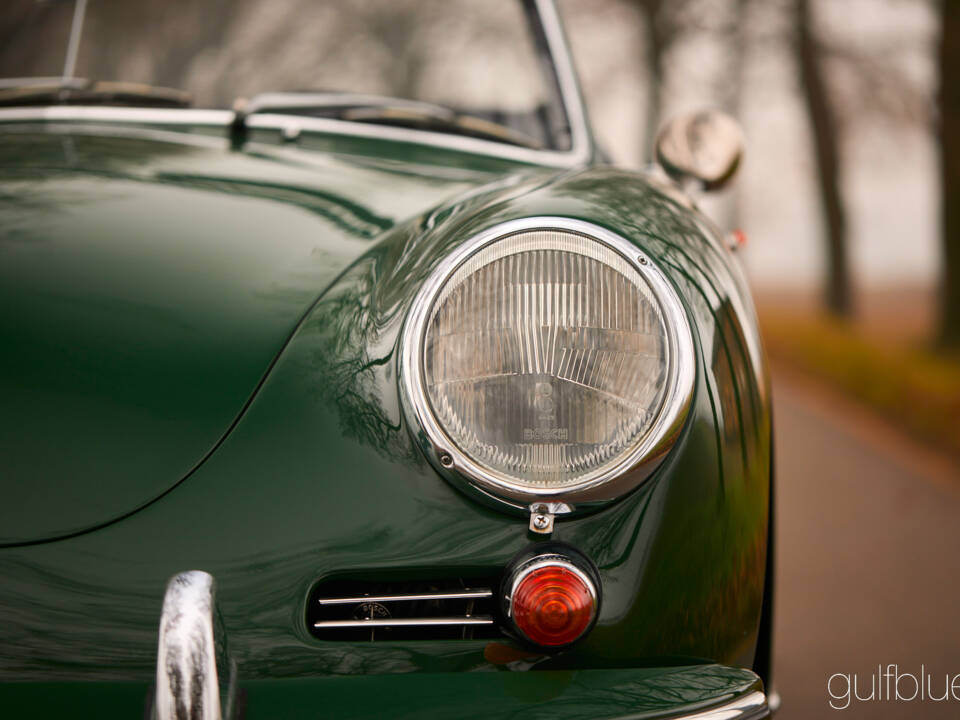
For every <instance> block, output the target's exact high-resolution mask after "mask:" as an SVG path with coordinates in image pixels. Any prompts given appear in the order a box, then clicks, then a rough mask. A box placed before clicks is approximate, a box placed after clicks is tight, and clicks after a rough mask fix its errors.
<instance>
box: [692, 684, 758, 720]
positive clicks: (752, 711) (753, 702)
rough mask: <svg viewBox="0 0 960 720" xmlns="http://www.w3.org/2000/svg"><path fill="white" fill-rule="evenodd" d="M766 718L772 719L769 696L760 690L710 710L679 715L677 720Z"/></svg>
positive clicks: (755, 719)
mask: <svg viewBox="0 0 960 720" xmlns="http://www.w3.org/2000/svg"><path fill="white" fill-rule="evenodd" d="M765 717H770V707H769V706H768V705H767V696H766V695H764V694H763V693H762V692H761V691H759V690H752V691H750V692H748V693H747V694H746V695H741V696H740V697H738V698H734V699H733V700H731V701H730V702H727V703H724V704H723V705H720V706H717V707H714V708H710V709H709V710H701V711H700V712H695V713H693V714H692V715H678V716H677V717H676V720H760V718H765Z"/></svg>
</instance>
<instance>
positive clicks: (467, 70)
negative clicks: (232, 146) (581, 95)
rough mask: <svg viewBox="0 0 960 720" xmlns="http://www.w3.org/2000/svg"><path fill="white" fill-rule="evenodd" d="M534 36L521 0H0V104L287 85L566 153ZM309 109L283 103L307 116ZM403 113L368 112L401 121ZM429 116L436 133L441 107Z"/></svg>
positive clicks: (124, 99)
mask: <svg viewBox="0 0 960 720" xmlns="http://www.w3.org/2000/svg"><path fill="white" fill-rule="evenodd" d="M78 5H79V7H78ZM78 26H79V27H78ZM71 28H73V29H74V35H75V36H76V42H75V45H76V50H75V53H71V52H70V50H69V46H70V45H71V42H70V38H71ZM537 32H538V28H537V26H536V24H535V23H530V22H529V19H528V17H527V14H526V11H525V9H524V6H523V5H522V4H521V2H520V0H483V1H481V0H270V2H264V1H263V0H134V1H131V0H88V1H87V2H84V0H77V2H76V3H75V2H74V1H73V0H4V2H3V7H2V9H0V91H2V92H6V93H7V96H6V98H7V100H6V101H4V102H3V104H51V102H75V103H87V102H92V99H94V98H95V97H98V98H99V99H100V101H106V100H105V98H108V99H109V102H111V104H132V105H135V104H137V103H138V101H141V102H144V103H146V101H147V100H148V99H152V100H153V101H154V102H157V98H160V99H162V100H164V101H167V102H173V101H176V102H179V103H180V104H181V105H186V106H189V107H197V108H233V107H237V106H238V105H237V101H238V99H242V100H240V104H241V105H242V104H243V100H250V99H253V98H255V97H256V96H260V95H262V94H263V93H277V92H291V91H292V92H297V93H311V94H312V97H319V96H318V95H316V94H317V93H322V94H328V93H339V94H340V95H341V96H342V95H343V93H350V94H351V95H355V96H365V97H373V96H378V97H382V96H386V97H392V98H400V99H407V100H416V101H420V102H422V103H430V104H431V105H432V106H442V108H443V109H449V110H452V111H453V113H454V114H455V117H457V118H458V123H456V124H454V123H447V124H448V125H449V126H450V127H443V128H439V129H446V130H448V131H453V130H452V128H454V127H455V126H456V127H460V126H463V127H466V126H467V124H466V123H462V122H459V120H462V119H463V118H464V117H467V118H471V119H474V118H475V119H480V120H481V121H483V122H485V123H487V124H488V125H491V124H496V125H497V126H500V127H504V128H508V129H510V130H511V131H512V132H514V133H515V135H517V136H520V135H522V136H523V137H524V138H527V139H528V140H529V144H531V145H532V146H537V147H543V148H550V149H558V150H566V149H569V146H570V137H569V130H568V123H567V119H566V115H565V113H564V110H563V107H562V103H561V102H560V101H559V93H558V91H557V87H558V85H557V80H556V77H555V75H554V74H553V70H552V67H551V65H550V63H549V62H544V56H543V53H541V52H539V50H538V48H539V46H540V45H539V42H538V35H537ZM71 55H75V61H72V59H71V57H70V56H71ZM71 62H72V63H73V65H74V67H73V68H72V69H71V68H70V67H69V66H70V64H71ZM65 66H66V67H65ZM65 77H71V78H83V79H85V80H89V81H91V83H96V84H89V85H86V86H85V87H86V88H87V90H88V91H90V92H87V93H79V94H77V93H78V92H79V90H80V89H81V86H79V85H77V84H76V83H74V84H73V85H71V88H70V90H69V91H64V90H63V84H62V80H63V78H65ZM39 81H46V82H47V83H48V85H52V84H53V83H60V92H59V95H56V96H54V100H51V99H50V97H49V95H51V93H49V92H48V97H46V98H44V97H41V95H38V94H37V93H36V92H33V93H32V94H30V93H25V92H23V89H24V85H29V86H30V87H32V88H33V89H34V90H35V88H36V86H37V84H38V82H39ZM140 86H143V88H142V89H141V87H140ZM104 88H109V89H110V90H111V92H110V93H109V94H108V93H106V92H103V91H102V90H103V89H104ZM118 88H121V89H122V90H123V92H119V91H118ZM165 89H170V90H173V91H177V92H176V94H173V93H167V92H166V91H165ZM93 90H97V91H101V92H100V93H99V95H96V96H95V95H94V93H93V92H92V91H93ZM141 90H142V91H141ZM146 91H149V92H146ZM11 92H16V93H18V94H14V95H10V93H11ZM11 97H12V98H13V100H12V101H11V100H10V98H11ZM287 104H288V105H289V103H287ZM322 104H323V103H319V102H318V105H322ZM280 105H283V103H280ZM309 105H310V103H309V102H308V103H306V106H307V107H306V108H305V107H300V108H298V109H296V110H290V109H289V108H287V109H286V111H289V112H298V113H301V114H303V113H306V114H309V113H310V109H309ZM254 106H256V103H254ZM411 107H412V106H411ZM414 109H417V108H414ZM406 110H407V112H406V113H400V114H398V113H393V114H392V115H391V114H388V113H380V114H379V115H377V116H376V117H375V118H374V120H375V121H377V122H387V123H390V122H400V121H401V120H403V122H406V123H408V124H409V123H410V122H411V120H410V117H411V112H410V111H409V108H406ZM263 111H264V112H277V111H278V110H277V109H275V108H268V107H264V109H263ZM280 111H284V110H280ZM318 114H326V115H329V112H326V113H320V112H319V111H318ZM421 115H422V113H421ZM337 117H338V118H339V119H348V120H349V119H355V117H345V116H343V115H339V116H337ZM397 118H400V120H398V119H397ZM428 119H429V121H430V123H431V128H430V129H438V127H434V126H437V125H438V122H439V121H438V114H437V113H436V112H432V113H431V114H430V115H429V117H428ZM366 120H367V121H370V117H369V116H367V117H366ZM401 124H402V123H401ZM481 129H482V126H481Z"/></svg>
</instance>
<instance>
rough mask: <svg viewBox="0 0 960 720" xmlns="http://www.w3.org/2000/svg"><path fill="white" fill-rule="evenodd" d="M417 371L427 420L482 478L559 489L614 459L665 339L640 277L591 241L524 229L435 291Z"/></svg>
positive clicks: (627, 442)
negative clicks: (484, 473)
mask: <svg viewBox="0 0 960 720" xmlns="http://www.w3.org/2000/svg"><path fill="white" fill-rule="evenodd" d="M427 317H428V321H427V325H426V332H425V335H424V343H423V356H422V361H423V377H424V385H425V389H426V394H427V397H428V398H429V402H430V404H431V406H432V411H433V413H434V416H435V417H436V418H437V420H438V422H439V424H440V425H441V426H442V427H443V428H444V431H445V432H446V433H447V435H448V436H449V438H450V439H451V440H452V441H453V442H454V443H455V444H456V445H457V446H458V448H459V450H460V451H461V452H463V453H464V454H466V455H467V456H469V457H470V458H471V459H472V460H473V461H474V462H476V463H477V464H478V465H480V466H482V467H483V468H484V469H485V470H486V471H488V472H492V473H494V474H495V475H497V476H499V477H500V478H501V479H504V480H506V481H508V482H511V483H514V484H517V485H520V486H522V487H528V488H531V489H543V490H554V489H555V490H562V489H565V488H570V487H572V486H575V485H578V484H580V483H582V482H586V481H588V480H590V479H591V478H592V477H594V476H596V475H598V474H599V473H601V472H602V471H603V470H604V469H606V468H609V467H610V466H611V465H614V464H616V463H617V462H618V461H619V460H621V459H622V458H624V457H625V456H627V455H628V454H629V453H630V452H631V451H632V450H633V449H634V448H635V447H636V446H637V444H638V443H639V442H640V441H641V440H642V439H643V438H644V436H645V435H646V433H647V432H648V431H649V430H650V429H651V427H652V425H653V423H654V421H655V420H656V418H657V413H658V410H659V408H660V406H661V404H662V403H663V400H664V395H665V392H666V387H667V382H666V374H667V370H668V362H669V358H668V357H667V355H668V352H669V350H668V347H669V343H668V337H667V330H666V326H665V322H664V318H663V311H662V309H661V307H660V305H659V303H658V301H657V299H656V297H655V295H654V292H653V290H652V288H651V287H650V285H649V284H648V282H647V281H646V279H645V278H644V276H643V275H642V274H641V273H640V272H639V271H638V270H637V268H636V267H634V266H633V265H632V264H631V263H630V262H628V261H627V260H626V259H625V258H624V257H623V256H621V255H620V254H619V253H618V252H616V251H615V250H613V249H612V248H610V247H608V246H606V245H604V244H602V243H600V242H597V241H596V240H594V239H592V238H589V237H586V236H583V235H580V234H577V233H574V232H568V231H560V230H530V231H522V232H518V233H516V234H514V235H510V236H508V237H505V238H503V239H501V240H498V241H497V242H494V243H491V244H489V245H487V246H485V247H484V248H483V249H481V250H480V251H478V252H477V253H476V254H474V255H473V256H471V257H469V258H468V259H467V260H466V261H465V262H463V263H462V264H461V265H460V266H459V267H458V268H457V269H456V270H455V271H454V272H453V273H452V274H451V275H450V277H449V278H448V279H447V280H446V282H445V283H444V284H443V285H442V286H441V288H440V290H439V291H438V293H437V295H436V297H435V298H434V301H433V304H432V306H431V308H430V310H429V312H428V316H427Z"/></svg>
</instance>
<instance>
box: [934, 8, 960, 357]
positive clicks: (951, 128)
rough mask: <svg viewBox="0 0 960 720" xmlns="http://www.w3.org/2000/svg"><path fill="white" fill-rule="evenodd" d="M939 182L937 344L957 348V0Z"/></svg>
mask: <svg viewBox="0 0 960 720" xmlns="http://www.w3.org/2000/svg"><path fill="white" fill-rule="evenodd" d="M941 8H942V13H943V15H942V24H941V33H942V34H941V36H940V58H939V62H940V97H939V101H940V181H941V194H942V204H943V207H942V208H941V212H942V223H943V224H942V227H941V232H942V237H943V277H942V286H941V298H940V301H941V321H940V341H941V343H942V344H943V345H946V346H949V347H953V348H958V347H960V0H942V2H941Z"/></svg>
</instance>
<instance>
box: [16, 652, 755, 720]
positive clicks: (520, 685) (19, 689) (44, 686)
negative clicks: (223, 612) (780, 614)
mask: <svg viewBox="0 0 960 720" xmlns="http://www.w3.org/2000/svg"><path fill="white" fill-rule="evenodd" d="M755 689H759V682H758V680H757V678H756V676H755V675H753V674H752V673H751V672H749V671H747V670H739V669H736V668H728V667H722V666H718V665H695V666H689V667H680V668H644V669H629V670H568V671H564V670H554V671H545V672H537V673H420V674H418V675H414V676H397V675H358V676H353V677H341V678H322V679H312V678H307V679H294V680H259V681H254V682H251V683H246V684H244V685H243V687H242V689H241V692H240V697H239V699H238V702H239V704H241V705H242V706H243V712H244V717H245V718H248V719H249V720H258V719H259V718H271V719H272V720H281V719H282V718H291V719H294V718H296V719H299V718H331V719H333V718H353V719H354V720H363V719H364V718H371V719H378V720H379V719H380V718H387V717H389V718H397V719H399V718H422V717H424V716H425V715H426V714H427V712H429V716H430V717H431V718H440V719H444V718H450V719H451V720H453V719H456V720H471V719H473V718H477V719H478V720H479V719H480V718H484V719H486V720H498V719H500V718H503V719H506V718H516V717H518V716H519V715H520V714H522V715H523V717H525V718H530V719H531V720H536V719H537V718H549V719H550V720H568V719H569V720H574V719H576V720H580V719H582V718H591V719H592V720H615V719H617V718H622V719H624V720H626V718H630V719H631V720H642V719H643V718H659V717H663V716H664V715H667V714H669V715H671V716H673V715H674V713H676V712H678V711H679V712H697V711H702V710H706V709H709V708H711V707H714V706H716V705H718V704H723V703H725V702H729V700H730V699H731V698H733V697H738V696H741V695H743V694H744V693H747V692H749V691H751V690H755ZM148 692H149V687H148V686H146V685H143V684H136V683H113V684H93V683H36V684H33V683H22V684H12V685H6V686H2V685H0V705H2V707H3V708H4V710H5V712H7V713H10V714H11V715H12V716H15V717H71V718H87V717H89V718H95V717H104V716H105V715H106V716H118V717H119V716H124V717H138V716H139V715H142V714H143V712H144V706H145V703H144V698H145V697H146V696H147V694H148Z"/></svg>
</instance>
